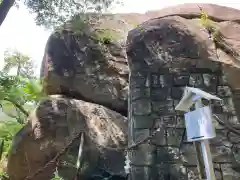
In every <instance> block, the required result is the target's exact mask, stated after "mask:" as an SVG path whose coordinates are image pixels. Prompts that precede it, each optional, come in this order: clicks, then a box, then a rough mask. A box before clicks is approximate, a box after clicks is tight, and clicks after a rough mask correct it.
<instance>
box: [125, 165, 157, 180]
mask: <svg viewBox="0 0 240 180" xmlns="http://www.w3.org/2000/svg"><path fill="white" fill-rule="evenodd" d="M129 179H131V180H141V179H144V180H156V179H157V171H156V169H155V168H154V167H147V166H145V167H132V168H131V173H130V177H129Z"/></svg>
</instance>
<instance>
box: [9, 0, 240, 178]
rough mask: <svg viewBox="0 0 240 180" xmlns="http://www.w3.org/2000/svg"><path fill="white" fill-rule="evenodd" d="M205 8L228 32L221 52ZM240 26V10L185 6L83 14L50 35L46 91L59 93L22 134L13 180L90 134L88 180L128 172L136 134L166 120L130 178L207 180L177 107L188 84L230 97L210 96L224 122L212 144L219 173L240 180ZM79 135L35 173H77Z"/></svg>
mask: <svg viewBox="0 0 240 180" xmlns="http://www.w3.org/2000/svg"><path fill="white" fill-rule="evenodd" d="M198 6H200V7H202V8H203V9H204V10H205V11H206V12H207V13H208V15H209V18H210V19H211V20H212V22H211V23H212V24H213V26H214V27H216V28H217V29H218V31H219V32H221V34H222V37H223V42H222V44H221V45H218V46H217V49H216V46H215V44H214V43H213V40H212V39H209V35H208V32H207V31H206V30H205V29H204V27H203V26H201V24H200V20H199V18H200V13H201V12H200V10H199V7H198ZM239 23H240V11H238V10H235V9H231V8H226V7H222V6H217V5H212V4H185V5H178V6H175V7H169V8H166V9H163V10H160V11H151V12H147V13H145V14H115V15H104V16H101V18H100V19H97V21H91V25H90V26H86V24H85V23H82V21H72V22H70V23H67V24H66V25H64V26H63V27H62V29H60V30H58V31H56V32H54V33H53V34H52V35H51V36H50V37H49V40H48V42H47V45H46V49H45V53H44V58H43V62H42V68H41V77H43V78H44V90H45V92H46V93H47V94H48V95H50V97H51V99H50V100H46V101H43V102H41V103H40V105H39V106H38V107H37V108H36V110H35V111H34V112H32V113H31V115H30V116H29V122H28V124H27V125H26V126H25V127H24V128H23V129H22V130H21V131H19V133H18V134H16V136H15V139H14V141H13V146H12V149H11V152H10V154H9V162H8V173H9V176H10V179H11V180H23V179H25V177H27V176H31V175H33V174H34V172H36V171H37V170H39V168H42V167H43V166H44V165H45V164H46V163H47V162H49V161H50V160H51V159H52V158H53V157H55V156H56V155H57V154H58V153H59V152H60V151H61V150H62V149H64V148H65V147H66V146H67V144H68V143H69V142H70V141H71V140H72V139H73V137H74V136H75V135H76V134H78V133H79V132H82V131H83V132H84V135H85V136H84V137H85V141H84V143H85V145H84V150H83V165H82V170H81V173H80V179H81V180H85V179H89V178H90V177H91V178H93V177H92V175H102V173H103V172H104V173H105V174H106V172H107V173H109V174H121V175H124V167H123V166H124V151H123V149H124V147H125V146H126V143H127V137H126V136H127V135H128V136H129V141H128V144H130V145H132V144H133V143H137V142H140V141H142V140H143V139H145V138H147V137H148V136H151V135H152V133H153V132H154V131H155V130H156V129H157V128H158V127H160V131H159V132H157V133H156V135H155V136H153V137H152V138H151V139H150V140H149V141H147V142H145V141H144V143H141V144H140V145H139V146H137V147H135V148H133V149H131V150H130V151H129V157H130V159H131V163H132V169H131V173H130V177H129V178H130V179H131V180H150V179H154V180H158V179H159V180H169V179H171V180H175V179H176V180H180V179H182V180H185V179H186V180H199V179H201V178H199V174H198V170H197V163H196V162H197V159H196V152H195V149H194V147H193V144H192V143H188V142H186V137H184V133H183V132H184V120H183V113H182V112H177V111H175V110H174V108H175V106H176V104H177V103H178V102H179V100H180V99H181V97H182V93H183V88H184V87H185V86H186V85H187V86H192V87H197V88H201V89H203V90H205V91H207V92H209V93H212V94H215V95H218V96H219V97H221V98H222V99H223V102H222V104H221V103H219V102H215V101H214V102H210V105H211V107H212V111H213V113H215V114H216V115H217V116H218V117H219V118H220V119H221V120H222V122H217V121H216V120H215V125H216V131H217V138H214V139H212V140H211V141H210V142H211V150H212V153H213V161H214V168H215V173H216V177H217V180H237V179H240V158H239V157H240V154H239V152H238V150H239V137H240V134H238V131H233V130H230V129H232V128H233V127H234V128H235V130H236V129H239V128H240V127H239V124H240V122H239V118H240V81H239V77H240V69H239V67H240V66H239V64H240V63H239V62H240V61H239V54H240V51H239V42H240V35H239V34H240V24H239ZM138 24H140V25H138ZM127 35H128V37H127ZM129 80H130V82H129ZM128 93H129V95H128ZM55 94H61V95H62V96H56V95H55ZM128 96H129V97H128ZM128 98H129V101H127V100H128ZM204 103H205V104H209V102H204ZM127 114H128V115H129V121H126V119H127V118H126V116H127ZM127 125H128V127H129V131H127ZM128 132H129V133H128ZM237 134H238V135H237ZM79 141H80V139H79V138H78V139H77V140H76V141H74V142H73V144H71V146H70V149H68V151H67V152H66V153H64V155H63V156H61V158H60V159H59V160H58V161H57V164H55V163H53V164H50V165H49V166H48V167H47V168H46V169H45V170H44V171H43V172H39V174H38V175H37V176H34V178H32V180H42V179H44V180H50V178H51V176H52V173H53V172H54V171H55V169H56V167H57V171H58V173H59V175H60V176H61V177H63V178H64V179H65V180H72V179H73V176H74V175H75V172H76V168H75V164H76V160H77V155H78V150H79V144H80V142H79ZM93 179H94V178H93Z"/></svg>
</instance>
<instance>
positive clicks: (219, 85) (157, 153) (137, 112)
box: [129, 66, 240, 180]
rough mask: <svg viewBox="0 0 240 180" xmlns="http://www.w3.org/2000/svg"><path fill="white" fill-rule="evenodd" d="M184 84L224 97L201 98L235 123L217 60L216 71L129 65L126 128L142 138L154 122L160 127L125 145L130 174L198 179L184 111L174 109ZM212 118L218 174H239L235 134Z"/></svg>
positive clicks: (136, 178)
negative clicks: (129, 147)
mask: <svg viewBox="0 0 240 180" xmlns="http://www.w3.org/2000/svg"><path fill="white" fill-rule="evenodd" d="M185 86H191V87H197V88H200V89H202V90H204V91H207V92H209V93H212V94H214V95H217V96H218V97H220V98H222V99H223V101H222V102H216V101H212V102H208V101H204V104H205V105H210V106H211V107H212V111H213V113H214V114H216V115H217V116H219V118H220V119H221V120H223V121H225V122H229V123H230V124H232V125H237V124H239V119H238V117H237V114H236V110H235V107H234V103H233V99H232V97H234V94H232V93H233V92H232V91H231V89H230V88H229V86H228V84H227V82H226V81H225V78H224V75H223V74H222V72H221V68H220V66H219V69H218V70H216V71H212V70H209V69H193V70H183V69H171V68H166V69H160V70H159V71H158V72H150V71H148V72H147V71H141V72H140V71H138V72H134V71H132V72H131V75H130V114H129V115H130V125H131V128H132V129H131V132H130V133H131V134H132V135H133V137H132V139H131V140H132V141H131V143H137V142H139V141H141V140H143V139H144V138H146V137H148V136H149V135H151V133H152V132H153V131H154V130H156V128H158V127H161V130H160V131H159V132H158V133H157V134H156V136H155V137H154V138H152V139H151V140H150V141H148V142H146V143H144V144H141V145H140V146H138V147H136V148H135V149H132V150H131V151H129V155H130V158H131V161H132V171H134V173H131V176H132V177H130V179H131V180H141V179H144V180H145V179H149V180H155V179H159V180H169V179H170V180H174V179H176V180H197V179H199V178H198V177H199V176H198V170H197V159H196V152H195V148H194V146H193V144H192V143H189V142H187V141H186V137H185V136H183V133H184V117H183V113H182V112H179V111H175V106H176V105H177V104H178V102H179V100H180V99H181V97H182V95H183V90H184V87H185ZM234 93H235V94H236V93H237V92H234ZM214 124H215V126H216V132H217V137H216V138H214V139H212V140H210V144H211V152H212V156H213V162H214V168H215V175H216V178H217V180H237V179H240V174H239V173H238V172H237V171H238V169H239V168H240V153H239V152H238V151H237V149H238V148H237V145H238V144H239V139H238V137H237V136H236V135H235V134H233V133H231V132H229V131H228V129H226V128H225V127H223V126H221V125H220V124H218V123H217V122H214ZM182 140H183V143H181V141H182ZM146 152H148V153H146ZM155 164H157V165H155ZM235 170H236V171H235Z"/></svg>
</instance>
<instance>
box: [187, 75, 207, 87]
mask: <svg viewBox="0 0 240 180" xmlns="http://www.w3.org/2000/svg"><path fill="white" fill-rule="evenodd" d="M189 86H192V87H198V88H199V87H203V86H204V85H203V77H202V74H197V73H196V74H191V75H190V78H189Z"/></svg>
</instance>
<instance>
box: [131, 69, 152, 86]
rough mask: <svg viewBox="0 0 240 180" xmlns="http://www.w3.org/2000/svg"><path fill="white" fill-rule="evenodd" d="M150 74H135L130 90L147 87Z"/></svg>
mask: <svg viewBox="0 0 240 180" xmlns="http://www.w3.org/2000/svg"><path fill="white" fill-rule="evenodd" d="M148 76H149V74H148V72H135V73H132V75H131V76H130V86H131V87H130V88H131V89H132V88H136V87H146V85H147V80H148Z"/></svg>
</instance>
